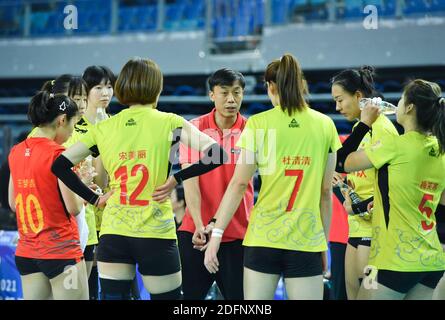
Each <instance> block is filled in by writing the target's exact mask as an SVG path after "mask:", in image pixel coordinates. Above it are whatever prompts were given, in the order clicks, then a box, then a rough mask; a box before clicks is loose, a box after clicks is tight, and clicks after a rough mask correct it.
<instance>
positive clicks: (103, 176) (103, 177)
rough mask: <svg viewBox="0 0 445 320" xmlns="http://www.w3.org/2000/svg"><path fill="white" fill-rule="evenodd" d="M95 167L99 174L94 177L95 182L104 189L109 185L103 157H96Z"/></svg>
mask: <svg viewBox="0 0 445 320" xmlns="http://www.w3.org/2000/svg"><path fill="white" fill-rule="evenodd" d="M93 163H94V169H96V173H97V176H95V177H94V182H95V183H96V184H97V185H98V186H99V187H100V188H101V189H102V190H104V189H105V187H106V186H107V185H108V173H107V171H106V170H105V167H104V164H103V162H102V159H101V157H100V156H99V157H97V158H94V160H93Z"/></svg>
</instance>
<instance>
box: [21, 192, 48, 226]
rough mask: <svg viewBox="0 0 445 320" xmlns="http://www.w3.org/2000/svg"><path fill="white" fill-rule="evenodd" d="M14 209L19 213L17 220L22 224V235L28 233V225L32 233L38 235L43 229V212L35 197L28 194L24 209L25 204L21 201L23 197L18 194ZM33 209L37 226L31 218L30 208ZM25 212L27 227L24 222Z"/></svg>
mask: <svg viewBox="0 0 445 320" xmlns="http://www.w3.org/2000/svg"><path fill="white" fill-rule="evenodd" d="M15 203H16V208H17V211H18V213H19V219H20V222H21V224H22V230H23V233H28V225H29V227H30V229H31V231H32V232H34V233H39V232H40V231H42V229H43V225H44V223H43V211H42V207H41V206H40V203H39V200H38V199H37V197H36V196H35V195H33V194H30V195H28V196H27V197H26V207H25V203H24V201H23V195H22V194H21V193H19V194H18V195H17V197H16V198H15ZM32 206H33V207H34V211H35V212H36V214H37V217H36V218H37V226H36V225H35V224H34V217H33V216H32V212H33V211H32V209H31V207H32ZM25 212H26V218H28V225H27V224H26V221H25Z"/></svg>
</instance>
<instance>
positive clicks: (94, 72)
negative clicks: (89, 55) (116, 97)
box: [82, 66, 116, 94]
mask: <svg viewBox="0 0 445 320" xmlns="http://www.w3.org/2000/svg"><path fill="white" fill-rule="evenodd" d="M82 79H83V80H85V82H86V84H87V94H89V93H90V91H91V89H92V88H93V87H94V86H97V85H98V84H100V83H101V82H102V80H105V82H108V81H110V83H111V85H112V86H113V87H114V84H115V82H116V76H115V75H114V73H113V72H112V71H111V70H110V69H109V68H107V67H105V66H89V67H88V68H86V69H85V71H84V72H83V75H82Z"/></svg>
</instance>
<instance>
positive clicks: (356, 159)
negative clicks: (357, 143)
mask: <svg viewBox="0 0 445 320" xmlns="http://www.w3.org/2000/svg"><path fill="white" fill-rule="evenodd" d="M373 167H374V166H373V164H372V163H371V160H369V158H368V156H367V155H366V153H365V151H364V150H360V151H355V152H352V153H350V154H349V155H348V156H347V157H346V161H345V164H344V170H345V172H355V171H360V170H365V169H369V168H373Z"/></svg>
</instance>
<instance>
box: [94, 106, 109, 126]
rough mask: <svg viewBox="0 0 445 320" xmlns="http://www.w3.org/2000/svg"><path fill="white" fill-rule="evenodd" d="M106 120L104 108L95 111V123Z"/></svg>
mask: <svg viewBox="0 0 445 320" xmlns="http://www.w3.org/2000/svg"><path fill="white" fill-rule="evenodd" d="M106 119H108V116H107V113H106V112H105V108H97V109H96V123H98V122H101V121H104V120H106Z"/></svg>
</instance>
